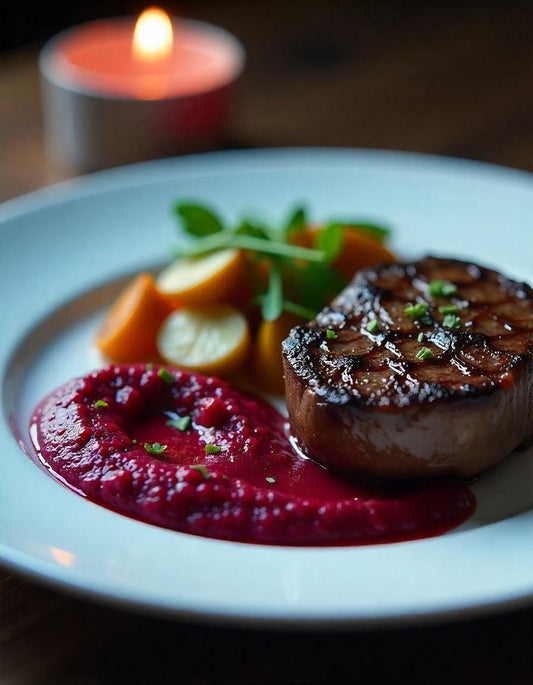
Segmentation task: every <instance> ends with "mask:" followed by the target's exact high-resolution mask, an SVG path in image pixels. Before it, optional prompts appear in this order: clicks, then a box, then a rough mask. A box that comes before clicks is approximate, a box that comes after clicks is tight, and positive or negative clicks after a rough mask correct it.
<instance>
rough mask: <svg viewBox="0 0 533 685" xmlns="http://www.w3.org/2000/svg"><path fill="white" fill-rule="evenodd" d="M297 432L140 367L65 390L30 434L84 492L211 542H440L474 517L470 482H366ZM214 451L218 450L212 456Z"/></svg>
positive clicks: (235, 401) (38, 415) (261, 407)
mask: <svg viewBox="0 0 533 685" xmlns="http://www.w3.org/2000/svg"><path fill="white" fill-rule="evenodd" d="M102 401H103V403H104V404H102ZM179 417H190V426H188V427H187V428H186V430H179V429H177V428H176V427H173V426H172V425H169V424H168V422H169V421H172V420H175V419H176V418H179ZM286 428H287V426H286V419H284V418H283V417H282V416H281V415H280V414H279V413H278V412H277V411H276V410H275V409H274V408H273V407H271V406H270V405H269V404H267V403H265V402H262V401H260V400H258V399H256V398H253V397H250V396H248V395H245V394H243V393H241V392H239V391H238V390H236V389H234V388H232V387H231V386H230V385H228V384H227V383H224V382H223V381H220V380H218V379H216V378H206V377H203V376H200V375H197V374H190V373H187V372H185V371H178V370H174V369H168V370H165V371H161V370H160V369H159V368H158V367H155V368H147V367H146V366H144V365H139V364H137V365H132V366H122V367H121V366H111V367H109V368H107V369H103V370H101V371H97V372H94V373H92V374H90V375H89V376H87V377H85V378H82V379H76V380H73V381H71V382H70V383H67V384H66V385H64V386H62V387H61V388H59V389H58V390H56V391H55V392H53V393H52V394H51V395H49V396H48V397H47V398H45V399H44V400H43V402H42V403H41V404H40V405H39V406H38V407H37V409H36V410H35V413H34V415H33V417H32V421H31V425H30V432H31V436H32V440H33V442H34V445H35V448H36V451H37V454H38V456H39V458H40V460H41V461H42V462H43V463H44V464H45V465H46V466H47V467H48V468H49V469H50V470H51V471H52V472H53V473H54V474H55V475H56V476H57V477H59V478H60V479H61V480H62V481H63V482H65V483H66V484H67V485H69V486H70V487H72V488H73V489H75V490H76V491H78V492H80V493H82V494H84V495H86V496H87V497H89V498H91V499H92V500H94V501H95V502H98V503H100V504H104V505H106V506H108V507H110V508H112V509H114V510H116V511H118V512H121V513H123V514H128V515H130V516H134V517H136V518H138V519H141V520H143V521H145V522H148V523H153V524H155V525H159V526H163V527H166V528H172V529H174V530H179V531H183V532H186V533H192V534H196V535H204V536H207V537H214V538H222V539H227V540H239V541H242V542H256V543H270V544H281V545H339V544H346V545H351V544H369V543H380V542H392V541H400V540H407V539H413V538H422V537H428V536H431V535H437V534H440V533H442V532H444V531H446V530H449V529H450V528H453V527H454V526H457V525H459V524H460V523H462V522H463V521H464V520H465V519H466V518H468V516H469V515H470V514H471V513H472V511H473V509H474V506H475V500H474V497H473V495H472V494H471V493H470V491H469V490H468V489H467V488H466V487H465V486H464V485H462V484H450V483H448V484H440V485H435V486H425V487H423V488H417V489H413V488H411V489H406V488H401V489H400V488H397V489H395V490H393V489H390V488H379V489H378V488H375V487H372V488H370V487H366V486H361V485H359V484H356V483H354V482H353V481H351V480H348V479H346V478H343V477H341V476H339V475H337V474H334V473H332V472H330V471H327V470H325V469H324V468H323V467H322V466H319V465H318V464H316V463H315V462H313V461H311V460H309V459H306V458H305V457H303V456H302V455H300V454H299V453H298V452H297V451H296V450H295V449H294V448H293V446H292V444H291V442H290V440H289V437H288V436H287V432H286ZM145 443H146V445H147V446H148V449H149V450H151V451H152V453H149V451H147V449H146V447H145ZM154 443H158V444H159V445H160V446H164V449H163V450H161V449H158V448H157V445H156V446H155V448H156V449H155V451H156V453H153V445H154ZM207 445H213V446H215V447H214V448H210V447H207V450H210V451H209V452H206V446H207ZM195 466H196V467H200V468H194V467H195Z"/></svg>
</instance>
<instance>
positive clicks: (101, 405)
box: [93, 400, 109, 409]
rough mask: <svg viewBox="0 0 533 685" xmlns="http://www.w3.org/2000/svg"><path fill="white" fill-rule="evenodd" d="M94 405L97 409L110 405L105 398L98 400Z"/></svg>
mask: <svg viewBox="0 0 533 685" xmlns="http://www.w3.org/2000/svg"><path fill="white" fill-rule="evenodd" d="M93 407H94V408H95V409H100V408H104V407H109V405H108V403H107V402H106V401H105V400H96V402H95V403H94V404H93Z"/></svg>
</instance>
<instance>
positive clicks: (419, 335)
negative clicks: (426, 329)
mask: <svg viewBox="0 0 533 685" xmlns="http://www.w3.org/2000/svg"><path fill="white" fill-rule="evenodd" d="M417 340H418V342H419V343H421V342H424V334H423V333H419V334H418V337H417Z"/></svg>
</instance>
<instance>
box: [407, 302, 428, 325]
mask: <svg viewBox="0 0 533 685" xmlns="http://www.w3.org/2000/svg"><path fill="white" fill-rule="evenodd" d="M427 310H428V305H427V304H426V303H425V302H419V303H418V304H408V305H407V307H406V308H405V309H404V312H405V313H406V314H407V316H409V317H411V319H413V321H418V320H419V319H421V318H422V317H423V316H424V314H426V312H427Z"/></svg>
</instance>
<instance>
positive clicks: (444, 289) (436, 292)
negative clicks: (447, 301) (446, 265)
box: [429, 280, 457, 297]
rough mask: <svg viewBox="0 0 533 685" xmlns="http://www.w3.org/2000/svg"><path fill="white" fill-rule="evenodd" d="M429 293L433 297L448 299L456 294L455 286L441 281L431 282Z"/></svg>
mask: <svg viewBox="0 0 533 685" xmlns="http://www.w3.org/2000/svg"><path fill="white" fill-rule="evenodd" d="M429 292H430V293H431V294H432V295H433V297H450V296H451V295H455V293H456V292H457V286H456V285H454V284H453V283H445V282H444V281H441V280H436V281H431V283H430V284H429Z"/></svg>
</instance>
